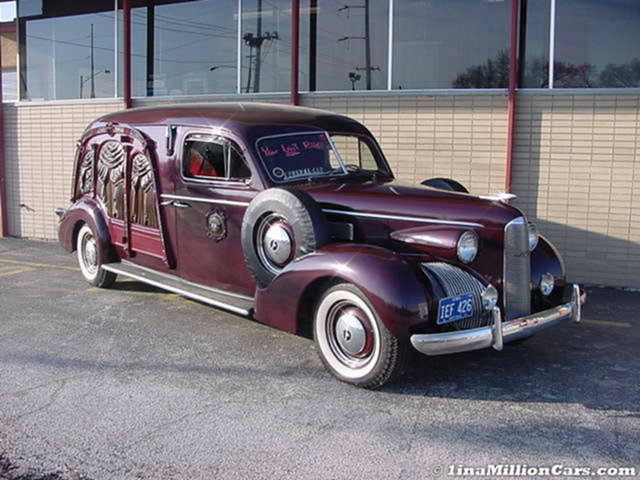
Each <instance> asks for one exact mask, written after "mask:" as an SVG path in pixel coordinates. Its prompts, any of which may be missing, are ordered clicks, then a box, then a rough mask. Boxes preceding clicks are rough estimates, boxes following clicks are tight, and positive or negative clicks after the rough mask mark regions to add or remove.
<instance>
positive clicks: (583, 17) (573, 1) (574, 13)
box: [554, 0, 640, 88]
mask: <svg viewBox="0 0 640 480" xmlns="http://www.w3.org/2000/svg"><path fill="white" fill-rule="evenodd" d="M638 25H640V3H639V2H638V1H637V0H562V1H561V2H558V5H557V9H556V53H555V62H554V87H560V88H561V87H587V88H589V87H640V52H639V51H638V45H639V44H640V28H638Z"/></svg>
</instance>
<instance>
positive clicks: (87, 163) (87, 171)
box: [78, 149, 94, 195]
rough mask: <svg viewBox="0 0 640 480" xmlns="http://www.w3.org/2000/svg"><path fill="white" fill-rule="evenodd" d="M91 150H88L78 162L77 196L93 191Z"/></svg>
mask: <svg viewBox="0 0 640 480" xmlns="http://www.w3.org/2000/svg"><path fill="white" fill-rule="evenodd" d="M93 157H94V155H93V149H88V150H87V151H86V152H85V153H84V156H83V157H82V160H81V162H80V170H79V174H78V178H79V181H78V194H79V195H82V194H84V193H89V192H91V190H92V189H93Z"/></svg>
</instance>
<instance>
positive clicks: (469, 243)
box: [456, 230, 478, 263]
mask: <svg viewBox="0 0 640 480" xmlns="http://www.w3.org/2000/svg"><path fill="white" fill-rule="evenodd" d="M456 252H457V254H458V259H459V260H460V261H461V262H463V263H469V262H473V260H474V259H475V258H476V255H477V254H478V235H476V233H475V232H472V231H471V230H467V231H466V232H464V233H463V234H462V235H460V238H459V239H458V245H457V246H456Z"/></svg>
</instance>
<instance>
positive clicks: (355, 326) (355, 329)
mask: <svg viewBox="0 0 640 480" xmlns="http://www.w3.org/2000/svg"><path fill="white" fill-rule="evenodd" d="M336 338H337V340H338V345H340V348H342V350H344V351H345V352H347V353H349V354H351V355H358V354H359V353H362V351H363V350H364V347H365V345H366V343H367V332H366V330H365V328H364V325H362V322H361V321H360V320H358V318H357V317H356V316H355V315H354V314H352V313H345V314H343V315H341V316H340V318H338V322H337V323H336Z"/></svg>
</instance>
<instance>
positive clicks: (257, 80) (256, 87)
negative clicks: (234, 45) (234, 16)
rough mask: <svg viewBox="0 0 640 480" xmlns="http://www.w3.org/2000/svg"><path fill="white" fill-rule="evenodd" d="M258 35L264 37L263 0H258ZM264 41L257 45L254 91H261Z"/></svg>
mask: <svg viewBox="0 0 640 480" xmlns="http://www.w3.org/2000/svg"><path fill="white" fill-rule="evenodd" d="M256 37H257V38H262V0H258V19H257V25H256ZM261 50H262V41H260V42H259V43H258V45H257V46H256V71H255V76H256V78H255V79H254V81H253V91H254V93H255V92H259V91H260V59H261Z"/></svg>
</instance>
